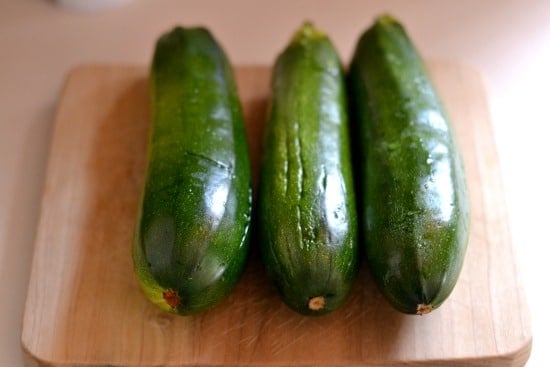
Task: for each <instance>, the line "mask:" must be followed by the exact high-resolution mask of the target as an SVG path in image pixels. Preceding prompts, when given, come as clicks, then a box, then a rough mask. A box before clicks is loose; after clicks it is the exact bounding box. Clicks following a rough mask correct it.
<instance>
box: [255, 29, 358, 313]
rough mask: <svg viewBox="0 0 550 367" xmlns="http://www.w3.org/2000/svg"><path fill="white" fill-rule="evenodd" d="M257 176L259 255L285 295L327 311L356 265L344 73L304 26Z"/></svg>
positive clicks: (281, 80) (287, 58) (279, 86)
mask: <svg viewBox="0 0 550 367" xmlns="http://www.w3.org/2000/svg"><path fill="white" fill-rule="evenodd" d="M263 150H264V152H263V158H262V166H261V173H260V191H259V217H260V218H259V221H260V238H261V246H260V248H261V253H262V259H263V262H264V264H265V267H266V269H267V273H268V275H269V277H270V278H271V279H272V281H273V282H274V284H275V286H276V288H277V289H278V291H279V292H280V294H281V296H282V299H283V301H284V302H285V303H286V304H287V305H288V306H289V307H290V308H292V309H294V310H295V311H297V312H299V313H301V314H304V315H323V314H326V313H328V312H331V311H333V310H335V309H336V308H338V307H339V306H340V305H342V304H343V302H344V301H345V299H346V297H347V295H348V293H349V291H350V288H351V285H352V283H353V280H354V278H355V274H356V270H357V264H358V243H357V239H356V237H357V216H356V209H355V196H354V195H355V194H354V187H353V177H352V167H351V148H350V142H349V136H348V117H347V102H346V89H345V75H344V72H343V69H342V66H341V63H340V60H339V57H338V55H337V52H336V50H335V49H334V46H333V44H332V43H331V41H330V40H329V39H328V37H327V36H326V35H325V34H323V33H322V32H320V31H319V30H317V29H315V28H314V27H313V26H312V25H311V24H310V23H305V24H304V25H303V27H302V28H301V29H300V30H299V31H297V33H296V34H295V35H294V38H293V39H292V41H291V42H290V44H289V45H288V46H287V47H286V48H285V50H284V51H283V52H282V53H281V54H280V55H279V56H278V58H277V60H276V63H275V67H274V71H273V75H272V98H271V102H270V107H269V112H268V118H267V124H266V128H265V141H264V149H263Z"/></svg>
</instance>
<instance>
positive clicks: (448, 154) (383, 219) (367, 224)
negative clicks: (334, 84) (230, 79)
mask: <svg viewBox="0 0 550 367" xmlns="http://www.w3.org/2000/svg"><path fill="white" fill-rule="evenodd" d="M348 84H349V94H350V105H351V110H352V115H353V116H354V117H353V120H354V124H356V126H354V129H357V130H358V134H356V136H358V137H359V139H360V140H359V141H358V142H355V143H354V146H355V147H357V149H356V153H357V155H358V158H359V160H358V161H359V162H360V163H359V164H358V171H359V174H358V176H359V181H360V184H359V187H360V188H359V189H358V191H360V192H361V197H362V198H361V205H360V212H361V216H362V219H361V222H362V225H363V235H364V238H365V242H366V243H365V247H366V257H367V262H368V265H369V267H370V270H371V272H372V274H373V277H374V280H375V282H376V283H377V285H378V288H379V289H380V290H381V291H382V293H383V294H384V295H385V297H386V298H387V299H388V301H389V302H390V303H391V304H392V305H393V307H394V308H395V309H397V310H398V311H401V312H403V313H409V314H423V313H427V312H429V311H431V310H432V309H435V308H437V307H438V306H439V305H441V303H442V302H443V301H444V300H445V299H446V298H447V297H448V296H449V295H450V293H451V292H452V290H453V288H454V286H455V284H456V282H457V279H458V277H459V274H460V271H461V268H462V263H463V260H464V255H465V251H466V248H467V240H468V233H469V202H468V192H467V187H466V178H465V172H464V169H463V164H462V160H461V156H460V152H459V151H458V148H457V146H456V144H455V141H454V136H453V131H452V125H451V122H450V121H449V119H448V117H447V115H446V113H445V111H444V108H443V105H442V103H441V101H440V100H439V98H438V96H437V93H436V90H435V89H434V87H433V85H432V83H431V81H430V78H429V75H428V72H427V71H426V68H425V65H424V63H423V60H422V59H421V56H420V55H419V53H418V52H417V50H416V49H415V47H414V45H413V43H412V41H411V40H410V38H409V37H408V35H407V33H406V31H405V30H404V28H403V27H402V26H401V24H399V22H398V21H397V20H395V19H394V18H392V17H391V16H389V15H384V16H381V17H379V18H377V19H376V21H375V23H374V24H373V25H372V26H371V27H370V28H369V29H367V30H366V31H365V33H363V35H362V37H361V38H360V40H359V42H358V44H357V47H356V50H355V54H354V56H353V58H352V63H351V66H350V70H349V73H348Z"/></svg>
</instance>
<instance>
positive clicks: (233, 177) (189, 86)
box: [132, 27, 252, 315]
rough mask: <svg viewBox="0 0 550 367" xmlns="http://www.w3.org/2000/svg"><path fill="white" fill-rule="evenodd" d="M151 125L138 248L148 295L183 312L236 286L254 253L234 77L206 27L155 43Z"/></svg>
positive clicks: (139, 270) (177, 30)
mask: <svg viewBox="0 0 550 367" xmlns="http://www.w3.org/2000/svg"><path fill="white" fill-rule="evenodd" d="M150 89H151V101H152V107H151V108H152V124H151V127H150V135H149V145H148V153H147V162H148V163H147V171H146V179H145V186H144V189H143V195H142V201H141V207H140V209H139V214H138V219H137V225H136V231H135V237H134V244H133V251H132V252H133V261H134V269H135V273H136V275H137V278H138V280H139V283H140V285H141V288H142V290H143V291H144V293H145V294H146V296H147V297H148V298H149V299H150V300H151V301H152V302H153V303H154V304H156V305H157V306H159V307H160V308H161V309H163V310H166V311H170V312H173V313H177V314H180V315H190V314H195V313H198V312H201V311H204V310H206V309H209V308H211V307H212V306H214V305H215V304H217V303H218V302H220V301H221V300H222V299H224V298H225V297H226V296H227V295H228V294H229V293H230V291H231V290H232V288H233V287H234V285H235V284H236V282H237V281H238V279H239V278H240V275H241V273H242V271H243V268H244V264H245V261H246V257H247V251H248V242H249V227H250V217H251V198H252V195H251V172H250V163H249V153H248V146H247V140H246V132H245V127H244V122H243V115H242V110H241V105H240V101H239V99H238V95H237V90H236V85H235V80H234V76H233V72H232V69H231V66H230V64H229V61H228V59H227V57H226V55H225V54H224V52H223V50H222V49H221V47H220V46H219V44H218V43H217V42H216V40H215V39H214V38H213V36H212V35H211V34H210V32H209V31H208V30H207V29H205V28H182V27H176V28H174V29H173V30H171V31H169V32H167V33H165V34H163V35H162V36H161V37H160V38H159V39H158V41H157V43H156V47H155V52H154V56H153V61H152V65H151V69H150Z"/></svg>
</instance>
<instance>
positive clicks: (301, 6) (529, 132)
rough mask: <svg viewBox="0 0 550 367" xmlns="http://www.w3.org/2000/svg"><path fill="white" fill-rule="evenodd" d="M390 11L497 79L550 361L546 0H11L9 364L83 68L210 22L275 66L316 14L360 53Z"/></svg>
mask: <svg viewBox="0 0 550 367" xmlns="http://www.w3.org/2000/svg"><path fill="white" fill-rule="evenodd" d="M102 2H103V3H104V2H105V1H102ZM381 12H390V13H393V14H394V15H396V16H397V17H398V18H400V19H401V20H402V22H403V23H404V24H405V25H406V27H407V29H408V30H409V33H410V34H411V36H412V37H413V39H414V40H415V41H416V43H417V45H418V47H419V49H420V51H421V52H422V53H423V55H424V56H425V57H426V58H429V59H440V60H441V59H443V60H459V61H464V62H467V63H469V64H470V65H473V66H474V67H475V68H477V69H478V70H480V71H481V72H482V73H483V75H484V76H485V80H486V87H487V93H488V97H489V105H490V109H491V114H492V119H493V123H494V130H495V136H496V142H497V148H498V150H499V153H500V157H501V166H502V174H503V180H504V185H505V186H504V187H505V193H506V201H507V205H508V208H509V213H510V225H511V231H512V236H513V238H512V239H513V242H514V244H515V248H516V253H517V257H518V262H519V264H520V267H521V270H522V273H523V279H522V280H523V283H524V285H525V289H526V291H527V300H528V302H529V305H530V309H531V315H532V328H533V337H534V340H533V352H532V357H531V359H530V361H529V362H528V364H527V366H529V367H533V366H548V365H550V351H549V350H548V348H547V347H546V345H547V343H548V341H549V340H550V332H549V331H548V326H550V323H549V320H550V317H548V316H547V309H546V305H547V304H548V303H547V301H548V298H549V297H548V296H547V292H548V291H547V289H548V284H547V283H548V282H547V280H548V279H550V272H549V270H548V268H549V267H550V266H549V265H548V264H547V263H548V260H547V258H548V256H547V254H548V251H547V249H548V245H550V240H549V237H548V235H547V228H546V226H547V218H548V214H547V213H548V211H547V210H545V209H546V208H547V207H550V199H549V197H548V187H550V179H549V178H548V175H547V174H546V170H547V167H548V163H546V164H544V163H543V162H544V161H546V160H545V159H544V158H546V157H550V144H549V143H548V142H547V141H548V139H547V136H548V135H547V134H548V132H549V131H550V128H549V124H550V117H549V114H548V112H547V111H548V109H547V108H545V107H547V106H546V105H547V104H548V97H547V95H548V92H547V90H548V86H550V71H549V70H550V68H549V65H550V1H546V0H540V1H537V0H523V1H520V0H518V1H475V0H468V1H461V2H456V1H436V0H433V1H416V2H412V1H409V0H403V1H384V2H381V1H379V2H363V1H342V0H339V1H334V2H328V1H325V2H321V1H313V0H303V1H271V2H267V1H263V2H262V1H252V0H250V1H242V0H240V1H233V2H231V5H229V2H223V1H213V0H208V1H205V0H201V1H161V0H155V1H152V0H149V1H148V0H134V1H133V2H130V3H129V4H127V5H124V6H121V7H119V8H115V9H111V10H104V11H96V12H77V11H70V10H65V9H60V8H58V7H56V6H55V5H54V3H53V2H50V1H39V0H35V1H31V0H21V1H8V0H0V101H1V103H0V106H1V108H0V170H1V172H2V173H1V174H0V282H1V284H2V286H1V288H0V292H1V294H0V325H2V326H1V327H0V365H1V366H14V367H18V366H22V365H23V362H22V358H21V351H20V334H21V321H22V316H23V309H24V302H25V297H26V288H27V282H28V279H29V269H30V264H31V257H32V252H33V241H34V236H35V230H36V225H37V219H38V215H39V204H40V198H41V194H42V185H43V181H44V175H45V167H46V160H47V155H48V151H49V145H50V137H51V127H52V122H53V119H54V113H55V107H56V103H57V98H58V97H59V93H60V90H61V87H62V85H63V82H64V78H65V76H66V74H67V72H68V71H69V70H70V69H71V68H72V67H74V66H76V65H78V64H81V63H94V62H108V63H126V64H128V63H129V64H141V65H145V64H148V62H149V59H150V57H151V54H152V50H153V45H154V42H155V40H156V38H157V37H158V35H159V34H160V33H162V32H164V31H166V30H167V29H169V28H171V27H172V26H173V25H175V24H182V25H197V24H202V25H206V26H208V27H209V28H210V29H211V30H212V32H213V33H214V34H215V36H216V37H217V38H218V39H219V41H220V42H221V43H222V44H223V45H224V47H225V49H226V51H227V53H228V54H229V57H230V59H231V61H232V62H233V63H234V64H265V65H269V64H271V63H272V62H273V60H274V58H275V56H276V54H277V53H278V52H279V51H280V50H281V48H282V47H283V46H284V44H285V43H286V42H287V41H288V38H289V37H290V35H291V33H292V32H293V31H294V30H295V29H296V28H297V27H298V26H299V24H300V23H301V22H302V21H303V20H304V19H310V20H312V21H314V22H315V23H316V24H317V25H318V26H319V27H320V28H323V29H325V30H326V31H327V32H328V33H329V34H330V36H331V38H332V39H333V41H334V43H335V44H336V46H337V48H338V49H339V51H340V54H341V56H342V58H343V60H344V62H347V61H348V60H349V59H350V56H351V52H352V49H353V46H354V44H355V41H356V40H357V37H358V36H359V34H360V33H361V32H362V31H363V30H364V29H365V27H366V26H367V25H368V24H369V23H370V22H371V20H372V18H373V17H374V16H375V15H377V14H379V13H381ZM503 271H506V269H503ZM545 292H546V293H545Z"/></svg>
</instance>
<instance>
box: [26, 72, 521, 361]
mask: <svg viewBox="0 0 550 367" xmlns="http://www.w3.org/2000/svg"><path fill="white" fill-rule="evenodd" d="M429 66H430V71H431V73H432V75H433V78H434V81H435V83H436V85H437V87H438V89H439V90H440V93H441V95H442V97H443V100H444V102H445V104H446V105H447V108H448V110H449V113H450V115H451V117H452V119H453V121H454V128H455V132H456V135H457V137H458V140H459V144H460V147H461V149H462V152H463V155H464V160H465V166H466V171H467V175H468V183H469V188H470V195H471V202H472V206H473V207H472V228H471V235H470V243H469V248H468V251H467V256H466V260H465V264H464V268H463V271H462V273H461V277H460V279H459V282H458V284H457V286H456V288H455V290H454V292H453V294H452V295H451V297H450V298H449V299H448V300H447V302H446V303H445V304H444V305H443V306H441V307H440V308H439V309H438V310H436V311H434V312H432V313H430V314H428V315H424V316H406V315H402V314H399V313H397V312H396V311H394V310H393V309H391V308H390V306H389V305H388V304H387V303H386V302H385V300H384V299H383V298H382V297H381V295H380V294H379V293H378V291H377V290H376V288H375V286H374V284H373V282H372V280H371V278H370V276H369V273H368V270H367V269H366V268H365V267H363V269H362V271H361V272H360V274H359V279H358V281H357V282H356V284H355V288H354V290H353V292H352V296H351V298H350V300H349V301H348V302H347V303H346V304H345V306H344V307H343V308H342V309H340V310H338V311H336V312H334V313H332V314H330V315H328V316H324V317H321V318H307V317H304V316H300V315H298V314H295V313H293V312H292V311H291V310H289V309H288V308H286V306H284V305H283V304H282V302H281V301H280V300H279V299H278V298H277V295H276V293H275V291H274V290H273V288H272V287H271V285H270V284H269V282H268V280H267V278H266V276H265V274H264V272H263V268H262V266H261V264H260V262H259V259H258V250H257V243H256V242H255V241H253V243H252V252H251V256H250V261H249V263H248V267H247V269H246V272H245V274H244V277H243V279H242V280H241V281H240V283H239V284H238V286H237V288H236V289H235V291H234V292H233V293H232V294H231V295H230V297H229V298H228V299H227V300H225V301H224V302H222V303H221V304H220V305H219V306H217V307H215V308H214V309H212V310H211V311H208V312H206V313H204V314H202V315H199V316H196V317H180V316H175V315H170V314H167V313H163V312H162V311H160V310H158V309H156V308H155V306H153V305H152V304H150V303H149V302H148V301H147V300H146V299H145V297H144V296H143V295H142V294H141V292H140V289H139V287H138V284H137V282H136V279H135V277H134V275H133V271H132V264H131V257H130V244H131V237H132V231H133V226H134V220H135V213H136V209H137V199H138V194H139V191H140V188H141V185H142V183H143V173H144V167H145V151H146V141H147V132H148V125H149V100H148V89H147V88H148V87H147V70H146V69H145V68H143V67H129V66H105V65H103V66H102V65H89V66H83V67H79V68H77V69H75V70H74V71H73V72H72V73H71V74H70V76H69V77H68V81H67V83H66V86H65V89H64V92H63V95H62V98H61V100H60V103H59V107H58V112H57V116H56V121H55V127H54V129H55V131H54V135H53V141H52V148H51V153H50V159H49V165H48V174H47V178H46V183H45V187H44V193H43V201H42V212H41V217H40V223H39V228H38V232H37V237H36V245H35V253H34V259H33V264H32V273H31V279H30V284H29V289H28V296H27V303H26V310H25V316H24V322H23V331H22V347H23V349H24V351H25V356H26V357H25V358H26V363H27V365H29V366H106V365H108V366H161V365H163V366H203V365H208V366H236V365H243V366H267V365H269V366H348V365H350V366H351V365H353V366H522V365H523V364H524V363H525V361H526V360H527V358H528V356H529V353H530V349H531V329H530V324H529V322H530V321H529V314H528V310H527V307H526V303H525V298H524V294H523V289H522V286H521V284H520V282H519V280H518V271H517V269H516V263H515V259H514V254H513V251H512V246H511V243H510V235H509V232H508V225H507V213H506V207H505V204H504V202H503V192H502V187H501V182H500V176H499V171H498V157H497V154H496V150H495V146H494V142H493V136H492V132H491V125H490V122H489V118H488V111H487V107H486V102H485V95H484V90H483V85H482V82H481V79H480V77H479V75H478V74H477V73H476V72H475V71H474V70H472V69H471V68H469V67H466V66H463V65H460V64H456V63H430V64H429ZM269 73H270V70H269V69H268V68H265V67H241V68H238V69H237V77H238V82H239V91H240V95H241V98H242V103H243V107H244V111H245V114H246V119H247V127H248V134H249V136H248V137H249V143H250V149H251V152H252V164H253V169H254V172H255V173H257V172H258V168H259V158H260V151H261V136H262V122H263V119H264V117H265V113H266V108H267V103H268V96H269ZM256 177H257V176H256Z"/></svg>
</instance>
